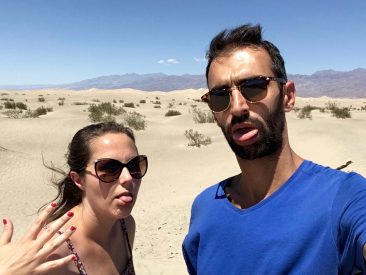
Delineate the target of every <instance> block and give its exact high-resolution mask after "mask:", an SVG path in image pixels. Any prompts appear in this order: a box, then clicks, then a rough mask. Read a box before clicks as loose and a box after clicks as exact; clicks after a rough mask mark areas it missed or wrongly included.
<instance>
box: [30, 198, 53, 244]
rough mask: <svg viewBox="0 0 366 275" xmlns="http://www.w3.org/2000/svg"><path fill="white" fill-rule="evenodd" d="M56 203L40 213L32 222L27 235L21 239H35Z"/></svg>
mask: <svg viewBox="0 0 366 275" xmlns="http://www.w3.org/2000/svg"><path fill="white" fill-rule="evenodd" d="M56 208H57V203H55V202H53V203H51V204H50V205H48V206H47V207H46V208H45V209H44V210H43V211H42V213H41V214H40V215H39V216H38V217H37V218H36V219H35V220H34V222H33V224H32V225H31V227H30V229H29V231H28V233H27V234H26V235H25V236H24V237H23V239H31V240H35V239H37V236H38V234H39V232H40V231H41V230H42V227H43V226H44V225H45V224H46V222H47V219H48V218H49V217H50V216H51V214H52V213H53V212H54V211H55V210H56Z"/></svg>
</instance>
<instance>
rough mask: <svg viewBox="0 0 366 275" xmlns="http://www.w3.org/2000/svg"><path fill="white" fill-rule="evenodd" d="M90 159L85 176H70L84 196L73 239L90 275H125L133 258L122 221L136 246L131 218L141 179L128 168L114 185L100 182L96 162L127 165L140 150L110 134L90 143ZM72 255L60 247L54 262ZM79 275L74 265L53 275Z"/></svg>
mask: <svg viewBox="0 0 366 275" xmlns="http://www.w3.org/2000/svg"><path fill="white" fill-rule="evenodd" d="M89 147H90V153H91V157H90V160H89V162H88V163H89V164H88V166H87V168H86V173H85V174H83V175H81V174H77V173H76V172H71V173H70V176H71V178H72V179H73V181H74V183H75V184H76V185H77V186H78V188H80V189H81V190H82V192H83V197H82V202H81V203H80V204H79V205H78V206H76V207H74V208H73V209H72V211H73V212H74V218H73V220H74V224H75V225H76V226H77V227H78V232H77V234H74V235H73V236H72V237H71V238H70V239H71V241H72V242H73V245H74V247H75V249H76V251H77V253H78V255H79V257H80V259H81V261H82V263H83V265H84V267H85V269H86V271H87V272H88V274H119V272H122V271H123V270H124V269H125V267H126V265H127V261H128V259H129V258H130V255H128V254H127V253H128V252H127V244H126V239H125V236H124V234H123V232H122V229H121V224H120V221H119V220H120V219H122V218H124V219H125V221H126V226H127V231H128V234H129V240H130V242H131V245H133V239H134V234H135V222H134V219H133V218H132V216H131V215H130V213H131V211H132V208H133V205H134V203H135V201H136V198H137V193H138V190H139V187H140V183H141V179H140V180H136V179H133V178H132V177H131V175H130V173H129V171H128V169H127V168H124V169H123V170H122V173H121V175H120V177H119V179H117V180H116V181H115V182H112V183H105V182H101V181H100V180H99V179H98V178H97V177H96V175H95V170H94V160H96V159H100V158H113V159H117V160H119V161H121V162H123V163H127V162H128V161H129V160H130V159H131V158H133V157H135V156H136V155H137V154H138V153H137V148H136V146H135V144H134V142H133V141H132V140H131V139H130V138H129V137H128V136H127V135H125V134H120V133H107V134H105V135H102V136H100V137H97V138H95V139H93V140H92V141H91V142H90V145H89ZM127 193H128V194H132V196H133V200H132V201H131V202H130V203H124V202H123V200H121V197H120V195H121V194H127ZM67 254H70V250H69V249H68V248H67V247H66V245H64V246H62V247H60V248H59V249H58V250H57V251H56V253H54V254H53V255H51V256H50V257H51V258H59V257H63V256H64V255H67ZM75 273H76V274H78V271H77V269H76V266H75V264H74V263H69V264H68V265H67V266H66V267H65V268H64V269H62V270H60V271H58V272H55V273H52V274H63V275H64V274H75Z"/></svg>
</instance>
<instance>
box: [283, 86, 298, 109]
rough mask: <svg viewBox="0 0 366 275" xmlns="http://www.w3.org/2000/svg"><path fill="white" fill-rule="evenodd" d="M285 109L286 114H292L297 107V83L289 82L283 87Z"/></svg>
mask: <svg viewBox="0 0 366 275" xmlns="http://www.w3.org/2000/svg"><path fill="white" fill-rule="evenodd" d="M283 89H284V91H283V93H284V97H283V107H284V109H285V112H290V111H291V110H292V109H293V108H294V106H295V98H296V88H295V83H293V82H292V81H287V82H286V84H285V85H284V86H283Z"/></svg>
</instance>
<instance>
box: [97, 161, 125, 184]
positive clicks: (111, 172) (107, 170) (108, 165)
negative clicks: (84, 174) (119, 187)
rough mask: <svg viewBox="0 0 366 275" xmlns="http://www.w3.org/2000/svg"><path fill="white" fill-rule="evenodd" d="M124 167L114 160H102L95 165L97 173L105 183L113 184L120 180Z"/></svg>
mask: <svg viewBox="0 0 366 275" xmlns="http://www.w3.org/2000/svg"><path fill="white" fill-rule="evenodd" d="M122 168H123V165H122V163H120V162H119V161H117V160H114V159H105V160H100V161H98V162H97V163H96V164H95V173H96V174H97V176H98V178H99V179H100V180H101V181H103V182H113V181H115V180H116V179H118V178H119V176H120V175H121V172H122Z"/></svg>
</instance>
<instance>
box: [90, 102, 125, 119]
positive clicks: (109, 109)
mask: <svg viewBox="0 0 366 275" xmlns="http://www.w3.org/2000/svg"><path fill="white" fill-rule="evenodd" d="M88 111H89V119H90V120H91V121H92V122H106V121H114V120H115V118H114V117H113V116H118V115H120V114H123V113H125V112H126V111H125V110H124V109H123V108H122V107H119V108H118V107H116V106H115V105H114V104H112V103H110V102H102V103H100V104H98V105H95V104H92V105H90V106H89V108H88ZM112 118H113V119H112Z"/></svg>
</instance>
